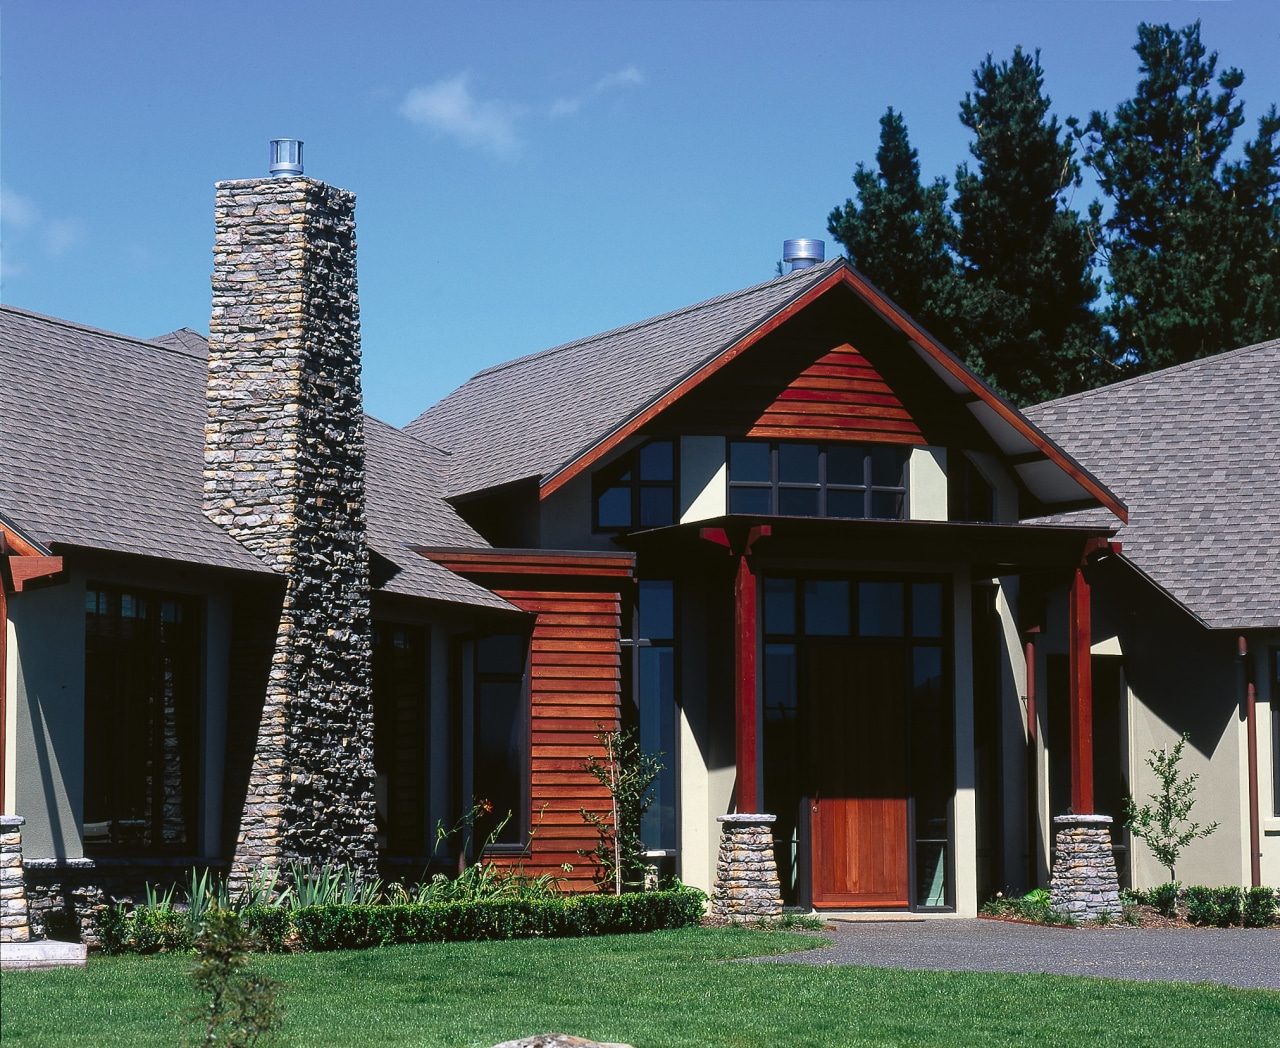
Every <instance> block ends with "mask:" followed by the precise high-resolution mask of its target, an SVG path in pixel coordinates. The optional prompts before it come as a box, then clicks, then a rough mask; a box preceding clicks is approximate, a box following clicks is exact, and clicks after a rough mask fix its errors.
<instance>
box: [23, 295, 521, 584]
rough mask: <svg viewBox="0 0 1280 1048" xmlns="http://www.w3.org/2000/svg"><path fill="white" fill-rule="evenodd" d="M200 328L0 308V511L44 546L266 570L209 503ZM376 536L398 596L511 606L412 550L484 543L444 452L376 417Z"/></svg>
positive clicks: (371, 451) (372, 455)
mask: <svg viewBox="0 0 1280 1048" xmlns="http://www.w3.org/2000/svg"><path fill="white" fill-rule="evenodd" d="M202 338H203V336H200V335H199V334H198V333H197V332H194V331H190V330H189V329H183V330H182V331H179V332H174V333H172V334H170V335H166V336H161V338H159V339H157V340H153V341H150V342H147V341H143V340H140V339H134V338H129V337H127V336H124V335H115V334H112V333H110V332H105V331H99V330H96V329H94V328H89V327H84V326H81V325H78V324H73V323H70V322H68V321H64V320H58V319H56V318H52V317H46V316H41V315H40V314H37V313H30V312H27V311H25V310H20V309H15V308H13V307H12V306H0V375H2V376H3V382H4V397H3V401H2V402H0V513H3V514H4V515H5V516H6V517H9V518H11V519H12V520H13V521H14V522H15V523H17V524H18V526H20V527H21V528H23V529H24V531H25V532H27V533H29V534H31V535H33V536H34V537H35V538H36V539H38V540H39V541H41V542H43V543H46V544H49V543H64V544H67V545H72V546H85V547H90V548H95V549H103V550H112V551H116V552H121V553H134V554H142V555H146V556H155V557H163V558H168V559H172V560H181V561H185V562H187V563H192V564H201V565H206V566H210V567H218V568H234V569H239V570H242V571H250V572H257V573H269V572H270V569H269V568H267V567H266V565H265V564H263V562H262V561H260V560H259V559H258V558H257V557H255V556H254V555H253V554H251V553H249V552H248V551H247V550H245V549H244V547H242V546H241V545H240V544H239V543H238V542H236V541H235V540H234V539H233V538H231V536H229V535H228V534H227V533H226V532H224V531H223V530H222V529H221V528H219V527H217V526H216V525H214V524H213V523H211V522H210V521H209V520H207V519H206V518H205V516H204V514H203V513H202V512H201V506H200V499H201V490H202V486H203V478H202V476H201V471H202V469H203V465H204V457H203V445H204V424H205V392H204V389H205V351H204V350H202V349H201V348H200V347H201V345H202V344H203V343H202ZM367 442H368V459H369V462H368V466H369V469H368V473H369V480H368V484H369V500H368V518H369V536H370V543H371V545H373V546H374V548H375V549H376V550H377V551H378V552H379V553H381V554H382V555H383V556H384V557H386V558H387V559H388V560H390V561H392V562H393V563H394V564H396V565H397V566H398V567H400V569H401V570H400V571H399V572H398V573H397V574H395V575H394V576H393V577H392V579H391V580H390V581H389V582H388V583H387V584H386V586H385V587H384V589H385V590H386V591H388V592H393V593H405V594H409V595H412V596H419V597H430V598H435V599H440V600H453V601H461V602H464V603H469V604H476V605H481V606H486V607H501V608H505V607H508V605H507V604H506V602H505V601H502V600H501V598H499V597H497V596H495V595H494V594H492V593H490V592H489V591H488V590H485V589H483V588H481V587H479V586H476V585H475V584H473V583H471V582H468V581H467V580H465V579H462V578H460V577H458V576H457V575H454V574H453V573H452V572H450V571H448V570H446V569H444V568H441V567H440V566H439V565H436V564H432V563H431V562H429V561H427V560H426V559H425V558H423V557H421V556H419V555H418V554H415V553H411V552H409V550H408V549H407V546H408V545H409V544H410V543H423V544H444V543H453V544H474V545H485V543H484V541H483V539H481V538H480V537H479V536H478V535H477V534H475V532H473V531H472V530H471V529H470V528H469V527H468V526H467V525H466V524H465V523H464V522H463V521H462V520H461V519H460V518H459V517H458V516H457V514H456V513H455V512H454V510H453V509H452V507H450V506H449V505H448V504H447V503H445V502H443V501H442V500H441V499H440V498H439V497H438V496H439V490H440V487H439V467H438V464H436V463H435V462H433V460H432V457H433V456H435V457H436V458H439V453H438V452H435V451H434V450H433V449H430V448H426V447H424V446H423V445H422V444H421V443H420V442H418V441H415V440H414V439H413V438H411V437H409V436H407V435H405V434H403V433H401V432H399V431H398V430H395V429H394V428H392V427H391V426H387V425H385V424H383V423H380V422H377V420H374V419H370V420H369V421H368V425H367Z"/></svg>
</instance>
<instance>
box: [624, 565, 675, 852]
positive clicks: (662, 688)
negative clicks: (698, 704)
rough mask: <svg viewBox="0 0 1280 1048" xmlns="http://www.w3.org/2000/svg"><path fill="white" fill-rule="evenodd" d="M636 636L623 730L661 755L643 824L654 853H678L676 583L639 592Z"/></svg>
mask: <svg viewBox="0 0 1280 1048" xmlns="http://www.w3.org/2000/svg"><path fill="white" fill-rule="evenodd" d="M638 590H639V593H638V603H637V609H636V611H637V614H636V615H635V617H634V621H633V628H632V636H631V637H630V638H629V639H624V641H623V649H622V650H623V682H622V685H623V703H622V710H623V726H624V727H635V728H636V729H637V730H638V736H639V742H640V748H641V749H642V750H643V751H644V752H645V753H648V754H653V755H657V754H661V760H662V765H663V768H662V771H661V772H659V774H658V778H657V779H656V780H655V781H654V784H653V789H652V791H651V796H652V798H653V801H652V803H651V804H650V805H649V810H648V811H646V812H645V814H644V819H643V820H642V821H641V824H640V838H641V840H643V841H644V843H645V847H646V848H647V849H648V850H649V851H665V852H668V853H669V854H674V853H675V848H676V772H675V762H676V752H675V749H676V647H675V633H676V622H675V619H676V615H675V583H673V582H672V581H671V580H670V579H654V580H649V579H645V580H642V581H641V582H640V583H639V586H638Z"/></svg>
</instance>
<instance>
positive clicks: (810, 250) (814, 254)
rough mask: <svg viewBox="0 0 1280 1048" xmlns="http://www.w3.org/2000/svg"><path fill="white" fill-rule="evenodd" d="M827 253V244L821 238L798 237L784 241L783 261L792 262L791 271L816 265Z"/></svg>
mask: <svg viewBox="0 0 1280 1048" xmlns="http://www.w3.org/2000/svg"><path fill="white" fill-rule="evenodd" d="M826 254H827V245H826V244H825V243H824V242H823V241H821V240H814V239H811V238H809V237H797V238H796V239H794V240H784V241H783V242H782V261H784V262H789V263H790V264H791V272H793V273H794V272H795V271H796V270H797V269H808V268H809V267H810V266H816V265H817V264H818V263H819V262H821V261H822V260H823V259H824V258H825V257H826Z"/></svg>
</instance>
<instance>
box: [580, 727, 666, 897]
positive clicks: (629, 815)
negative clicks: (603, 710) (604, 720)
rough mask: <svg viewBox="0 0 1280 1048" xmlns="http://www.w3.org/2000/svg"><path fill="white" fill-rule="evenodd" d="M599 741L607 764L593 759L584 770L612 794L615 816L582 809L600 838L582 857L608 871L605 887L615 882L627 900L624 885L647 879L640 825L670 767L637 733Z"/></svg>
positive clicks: (616, 732)
mask: <svg viewBox="0 0 1280 1048" xmlns="http://www.w3.org/2000/svg"><path fill="white" fill-rule="evenodd" d="M596 741H597V742H599V743H600V745H601V746H602V747H603V748H604V753H605V755H604V759H603V760H601V759H600V758H599V757H597V756H595V755H594V754H593V755H592V756H590V757H588V758H587V760H586V762H585V763H584V765H583V767H584V768H585V769H586V770H587V771H589V772H590V773H591V774H592V775H593V776H594V777H595V779H596V781H597V782H599V783H600V784H601V785H602V786H604V788H605V789H607V790H608V791H609V800H610V811H609V814H608V815H607V816H606V815H601V814H600V813H599V812H594V811H588V810H587V809H586V808H581V809H579V810H580V811H581V812H582V818H583V820H584V821H586V822H587V823H589V824H590V825H592V826H594V827H595V829H596V832H597V833H598V834H599V837H600V839H599V841H598V842H597V843H596V846H595V848H594V849H593V850H592V851H590V852H580V854H582V855H586V856H589V857H590V858H592V859H594V860H595V861H596V862H597V863H598V864H599V865H600V867H601V869H602V870H603V871H604V876H603V877H602V878H601V883H603V884H607V883H608V882H609V881H613V890H614V894H615V895H621V894H622V884H623V882H624V881H636V880H640V879H642V878H643V876H644V872H645V861H644V860H645V855H644V852H645V846H644V841H643V840H642V839H641V837H640V824H641V822H642V820H643V819H644V813H645V812H646V811H648V810H649V805H650V804H652V803H653V794H652V793H651V792H650V791H651V790H652V788H653V784H654V781H655V780H656V779H657V778H658V775H659V774H660V773H661V772H662V769H663V767H664V765H663V764H662V761H661V759H660V758H661V757H662V754H661V753H658V754H650V753H645V752H644V751H643V750H642V749H641V748H640V743H639V741H638V740H637V739H636V732H635V729H634V728H622V729H602V730H601V731H600V733H599V734H597V735H596Z"/></svg>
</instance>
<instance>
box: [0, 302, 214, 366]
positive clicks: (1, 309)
mask: <svg viewBox="0 0 1280 1048" xmlns="http://www.w3.org/2000/svg"><path fill="white" fill-rule="evenodd" d="M0 313H13V314H15V315H17V316H22V317H27V318H29V319H32V320H40V321H44V322H45V323H46V324H51V325H53V326H54V327H62V328H68V329H70V330H72V331H84V332H88V333H89V334H91V335H102V336H105V337H107V338H112V339H116V340H117V341H120V342H132V343H134V344H135V345H139V346H146V347H147V348H148V349H152V350H158V351H160V352H164V353H173V354H175V355H177V356H180V357H182V358H183V359H184V360H194V359H195V358H194V357H193V356H192V355H191V354H190V353H189V352H187V351H186V350H182V349H178V348H176V347H173V346H166V345H165V344H164V343H162V342H153V341H151V339H149V338H138V336H137V335H125V334H122V333H121V332H119V331H108V330H107V329H106V328H99V327H94V326H92V325H91V324H80V323H77V322H76V321H74V320H65V319H63V318H62V317H51V316H49V314H47V313H37V312H36V311H35V310H33V309H23V308H22V307H21V306H13V305H10V304H9V303H7V302H4V303H0ZM177 330H179V331H182V330H194V329H183V328H178V329H177ZM198 333H199V332H197V334H198ZM165 334H167V335H169V334H173V332H171V331H167V332H165ZM156 337H157V338H163V337H164V335H158V336H156ZM205 337H206V338H207V337H208V336H205Z"/></svg>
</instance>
